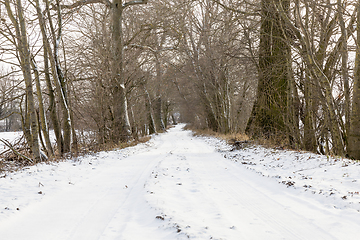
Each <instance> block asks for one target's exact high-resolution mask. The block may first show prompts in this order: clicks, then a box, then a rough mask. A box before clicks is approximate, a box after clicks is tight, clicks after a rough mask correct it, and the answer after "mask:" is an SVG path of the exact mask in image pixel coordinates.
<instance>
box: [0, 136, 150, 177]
mask: <svg viewBox="0 0 360 240" xmlns="http://www.w3.org/2000/svg"><path fill="white" fill-rule="evenodd" d="M150 139H151V136H144V137H140V138H137V139H136V140H135V139H134V140H131V141H128V142H121V143H118V144H115V143H105V144H99V143H97V142H96V141H94V140H93V139H87V141H86V142H85V141H81V142H80V143H79V144H78V149H77V150H74V149H73V151H72V152H70V153H66V154H64V155H63V156H60V154H58V153H57V152H55V156H54V157H53V158H51V159H48V160H46V161H42V162H41V163H51V162H61V161H64V160H68V159H71V158H74V157H80V156H85V155H88V154H94V153H97V152H100V151H111V150H114V149H123V148H127V147H132V146H135V145H137V144H139V143H145V142H147V141H149V140H150ZM54 149H55V148H54ZM22 153H24V155H26V156H27V157H29V158H30V151H29V149H28V148H24V149H23V150H22ZM36 164H37V163H35V162H31V161H29V160H27V159H25V158H21V157H20V156H18V155H16V154H14V153H13V152H11V151H4V152H3V153H2V154H0V177H5V176H6V175H7V173H9V172H14V171H18V170H21V169H22V168H24V167H28V166H33V165H36Z"/></svg>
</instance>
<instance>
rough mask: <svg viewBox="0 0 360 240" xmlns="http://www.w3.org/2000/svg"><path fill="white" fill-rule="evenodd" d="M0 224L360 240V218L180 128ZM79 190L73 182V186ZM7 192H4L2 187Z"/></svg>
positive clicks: (72, 232)
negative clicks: (234, 158)
mask: <svg viewBox="0 0 360 240" xmlns="http://www.w3.org/2000/svg"><path fill="white" fill-rule="evenodd" d="M120 153H121V152H116V151H114V152H109V153H102V154H100V155H99V156H98V158H101V159H102V160H103V162H104V164H99V165H98V166H97V167H96V169H95V170H94V171H89V172H87V174H86V175H84V176H83V177H82V178H81V180H78V181H77V182H76V183H75V184H68V186H67V187H63V188H61V189H60V190H57V191H53V192H51V193H50V194H47V195H44V196H43V197H42V199H41V200H39V201H37V202H36V203H35V202H32V203H30V204H29V205H28V206H27V207H26V208H24V209H23V210H21V211H18V212H17V213H16V214H13V215H11V216H9V217H8V218H5V219H2V221H0V239H9V240H13V239H19V240H22V239H27V240H30V239H36V240H42V239H44V240H51V239H59V240H60V239H61V240H64V239H76V240H81V239H84V240H91V239H124V240H125V239H129V240H142V239H146V240H149V239H154V240H160V239H168V240H172V239H188V238H194V239H230V240H231V239H234V240H238V239H244V240H247V239H260V240H263V239H266V240H270V239H289V240H293V239H304V240H309V239H315V240H318V239H327V240H328V239H357V238H358V237H359V233H360V230H359V229H360V216H358V215H360V214H352V213H348V212H346V211H339V210H336V209H331V208H327V207H325V206H323V205H321V204H320V203H319V202H317V201H316V200H315V199H312V198H306V197H304V196H299V195H298V194H297V192H296V191H292V190H291V189H287V188H286V187H284V186H283V185H279V184H278V183H277V182H276V181H272V179H267V178H264V177H262V176H260V175H259V174H257V173H255V172H253V171H250V170H248V169H246V168H245V167H244V166H243V165H241V164H237V163H235V162H232V161H229V160H228V159H226V158H224V157H223V156H222V155H221V154H220V153H218V152H217V151H216V150H215V149H214V147H211V146H209V145H208V144H206V143H205V142H204V141H203V140H202V139H199V138H194V137H192V136H191V133H190V132H189V131H183V130H181V126H177V127H175V128H173V129H170V130H169V132H168V133H166V134H161V135H158V136H156V137H155V139H154V140H152V145H151V146H149V147H147V148H145V149H142V150H141V151H135V152H134V153H133V154H130V156H128V157H126V158H124V157H123V154H120ZM69 183H71V182H69ZM0 189H1V185H0Z"/></svg>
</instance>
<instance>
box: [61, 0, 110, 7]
mask: <svg viewBox="0 0 360 240" xmlns="http://www.w3.org/2000/svg"><path fill="white" fill-rule="evenodd" d="M91 3H102V4H105V5H106V6H107V7H110V6H111V2H110V1H109V0H80V1H77V2H74V3H73V4H70V5H60V8H62V9H63V8H66V9H73V8H77V7H82V6H84V5H87V4H91ZM54 8H56V7H54Z"/></svg>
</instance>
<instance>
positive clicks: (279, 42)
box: [250, 0, 291, 138]
mask: <svg viewBox="0 0 360 240" xmlns="http://www.w3.org/2000/svg"><path fill="white" fill-rule="evenodd" d="M276 2H277V4H280V5H281V6H282V8H283V9H285V10H286V11H287V9H288V8H289V1H287V0H286V1H285V0H277V1H276ZM274 4H275V3H273V2H272V1H267V0H262V8H261V13H262V23H261V29H260V46H259V82H258V90H257V100H256V102H255V105H254V108H253V113H252V115H253V117H252V121H251V125H253V126H251V127H250V129H254V130H253V131H256V133H254V134H255V135H263V136H265V137H267V138H271V137H275V136H276V135H280V134H281V135H282V134H287V133H288V129H287V127H286V123H285V119H284V116H285V115H286V114H287V91H288V89H289V87H288V84H289V72H290V71H289V69H288V68H289V66H290V64H289V62H288V61H289V60H290V59H291V58H290V54H291V52H290V47H289V45H288V44H287V43H286V40H285V39H284V35H283V26H282V21H281V20H280V16H279V13H277V10H276V8H275V5H274Z"/></svg>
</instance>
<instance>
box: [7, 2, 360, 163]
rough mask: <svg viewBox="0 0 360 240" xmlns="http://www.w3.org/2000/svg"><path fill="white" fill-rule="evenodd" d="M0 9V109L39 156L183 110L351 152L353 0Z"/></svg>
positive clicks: (183, 117)
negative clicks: (20, 131)
mask: <svg viewBox="0 0 360 240" xmlns="http://www.w3.org/2000/svg"><path fill="white" fill-rule="evenodd" d="M0 17H1V22H0V30H1V31H0V41H1V42H0V57H1V63H2V66H3V67H2V69H1V72H0V81H1V89H0V90H1V91H0V110H1V111H0V114H1V115H0V118H1V119H7V120H6V121H7V123H8V122H10V117H12V118H11V119H12V122H13V121H14V120H13V118H14V116H17V118H18V119H19V120H18V121H19V122H20V124H21V129H22V130H23V132H24V136H25V138H26V142H27V143H28V145H29V147H30V148H31V152H32V158H33V159H35V161H41V160H43V159H44V158H48V157H50V158H51V157H53V156H54V155H63V154H65V153H68V152H72V151H77V149H78V145H79V144H82V142H84V141H85V139H87V141H89V139H92V140H93V141H94V142H93V144H96V145H103V144H118V143H121V142H126V141H131V140H133V139H138V138H139V137H141V136H144V135H147V134H151V133H156V132H159V131H163V130H164V129H165V128H166V127H167V125H168V124H170V123H175V122H176V121H177V120H178V118H179V117H180V119H179V120H180V121H183V122H188V123H191V124H192V125H193V127H195V128H204V129H205V128H206V129H211V130H213V131H216V132H221V133H224V134H228V133H235V132H241V133H245V132H246V133H247V134H249V135H250V136H252V137H254V138H265V139H268V140H269V141H274V142H276V143H277V144H282V145H286V146H288V147H291V148H293V149H304V150H308V151H313V152H319V153H322V154H334V155H339V156H346V155H348V156H350V157H353V158H356V159H360V90H359V88H360V86H359V77H360V76H359V74H360V70H359V62H360V60H359V58H360V55H359V54H358V50H359V47H358V44H357V39H360V8H359V3H358V2H356V1H345V0H336V1H335V0H250V1H233V0H192V1H190V0H158V1H147V0H133V1H131V0H129V1H122V0H79V1H77V0H43V1H40V0H27V1H24V0H0ZM2 109H4V111H3V110H2ZM5 110H6V111H5ZM15 125H16V124H13V125H12V126H15ZM49 129H53V130H54V134H55V138H56V148H53V147H54V146H53V145H52V144H51V141H50V137H49ZM83 134H85V135H86V137H82V135H83ZM90 135H91V136H90ZM41 149H42V150H41Z"/></svg>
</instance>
